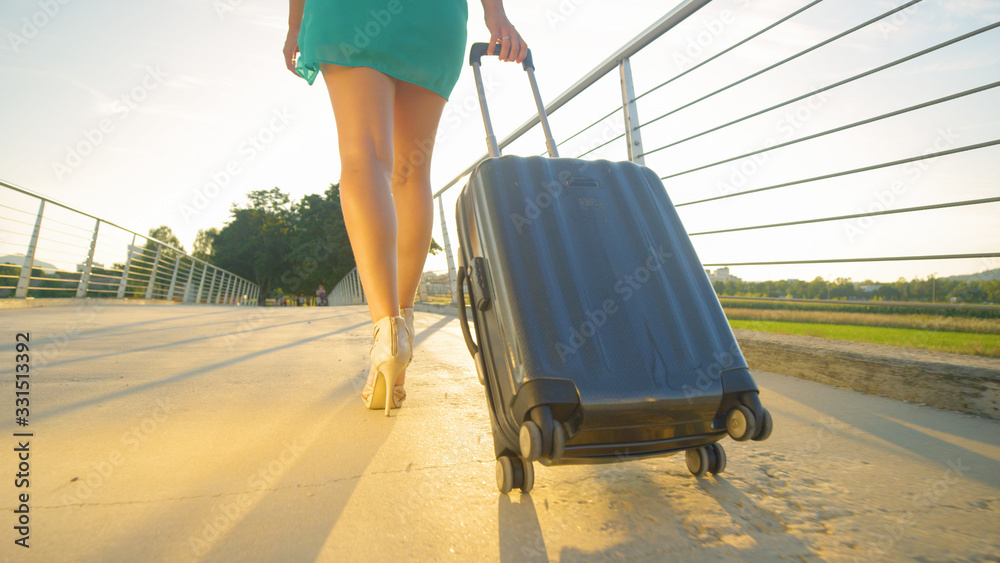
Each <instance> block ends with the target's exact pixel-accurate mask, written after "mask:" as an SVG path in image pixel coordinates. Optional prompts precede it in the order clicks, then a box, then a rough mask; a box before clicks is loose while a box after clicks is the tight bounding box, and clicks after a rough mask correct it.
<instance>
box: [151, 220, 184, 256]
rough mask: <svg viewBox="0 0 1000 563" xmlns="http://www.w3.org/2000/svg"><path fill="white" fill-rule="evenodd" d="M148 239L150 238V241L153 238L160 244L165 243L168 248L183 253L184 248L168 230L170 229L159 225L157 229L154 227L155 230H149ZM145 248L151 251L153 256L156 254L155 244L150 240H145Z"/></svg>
mask: <svg viewBox="0 0 1000 563" xmlns="http://www.w3.org/2000/svg"><path fill="white" fill-rule="evenodd" d="M149 238H151V239H154V238H155V239H157V240H159V241H160V242H165V243H167V244H169V245H170V246H172V247H174V248H176V249H178V250H180V251H181V252H184V246H183V245H181V241H180V239H178V238H177V235H175V234H174V232H173V231H172V230H171V229H170V227H168V226H166V225H160V226H159V227H156V228H155V229H149ZM146 248H147V249H151V250H152V251H153V254H154V255H155V254H156V243H155V242H153V241H151V240H147V241H146Z"/></svg>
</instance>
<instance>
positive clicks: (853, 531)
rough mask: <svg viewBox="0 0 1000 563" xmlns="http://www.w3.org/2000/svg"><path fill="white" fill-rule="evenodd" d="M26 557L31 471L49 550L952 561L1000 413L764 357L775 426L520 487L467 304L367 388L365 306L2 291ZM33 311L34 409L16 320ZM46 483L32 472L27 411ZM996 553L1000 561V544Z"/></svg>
mask: <svg viewBox="0 0 1000 563" xmlns="http://www.w3.org/2000/svg"><path fill="white" fill-rule="evenodd" d="M0 319H2V320H3V325H4V326H5V328H6V330H5V331H4V332H5V335H6V336H5V337H4V338H5V339H6V342H3V343H2V344H0V348H2V349H3V357H4V358H6V360H5V361H6V366H5V367H4V373H5V374H6V375H5V377H4V382H5V383H4V385H3V386H2V391H0V405H2V410H0V412H2V413H3V416H2V417H0V420H2V421H3V425H2V427H0V428H2V434H0V435H2V436H5V437H4V438H2V443H0V446H2V447H0V450H2V451H6V452H7V453H6V454H0V458H3V459H0V467H2V468H5V469H3V470H2V471H3V472H4V473H5V474H4V475H2V477H3V479H2V481H3V483H4V484H3V485H2V488H0V495H2V496H0V509H2V510H0V514H5V515H6V516H2V517H0V530H4V531H3V532H2V534H0V545H2V547H0V558H3V557H8V558H10V559H11V560H24V559H22V557H23V556H24V555H25V554H27V553H29V552H28V551H27V550H24V549H23V548H21V547H18V546H16V545H14V539H16V537H17V532H15V531H14V530H13V529H12V526H13V525H15V516H16V515H15V514H14V513H13V512H12V510H14V509H15V508H17V506H18V505H19V503H18V502H15V501H16V500H17V497H16V495H17V494H18V493H22V492H25V491H27V492H29V493H30V501H29V503H28V504H29V508H30V512H29V514H30V539H29V543H30V545H31V548H30V554H31V555H32V556H33V557H32V560H37V561H43V560H49V561H55V560H74V561H105V560H118V561H126V560H132V561H186V560H192V559H204V560H209V561H251V560H260V561H277V560H282V561H312V560H319V561H335V560H337V561H339V560H344V559H348V560H369V559H385V558H388V557H389V556H390V555H395V556H398V557H400V558H402V559H407V560H410V559H413V560H427V559H434V560H438V559H451V558H452V556H454V558H456V559H463V560H467V559H470V558H476V559H486V560H496V559H501V560H545V559H552V560H556V559H558V560H580V559H587V560H590V559H603V558H608V559H610V558H625V557H629V558H637V559H647V560H665V558H668V557H669V558H670V559H679V560H695V559H699V560H701V559H708V558H710V559H715V560H732V561H741V560H746V559H750V560H773V559H779V558H780V559H793V560H794V559H797V558H801V559H804V560H820V559H822V560H852V559H854V558H857V559H865V560H867V559H879V558H884V559H886V560H899V559H903V558H915V557H920V556H923V557H926V558H927V559H928V560H945V559H976V558H984V559H985V558H991V557H992V558H995V557H996V554H997V553H1000V527H998V526H997V517H998V512H1000V423H997V422H994V421H989V420H985V419H979V418H975V417H972V416H968V415H962V414H956V413H952V412H946V411H940V410H937V409H932V408H928V407H921V406H918V405H913V404H906V403H902V402H898V401H893V400H889V399H883V398H878V397H872V396H867V395H864V394H861V393H856V392H850V391H844V390H840V389H835V388H831V387H826V386H824V385H820V384H817V383H813V382H808V381H802V380H798V379H794V378H790V377H786V376H782V375H777V374H771V373H756V374H755V375H756V376H757V378H758V379H757V381H758V383H759V384H760V385H761V387H762V388H763V394H764V395H765V397H766V404H767V405H768V407H769V408H770V410H771V412H772V413H773V415H774V422H775V431H774V434H773V436H772V437H771V439H770V440H769V441H767V442H764V443H760V444H758V443H736V442H732V441H731V440H728V439H727V440H726V441H725V442H724V443H725V445H726V448H727V452H728V454H729V467H728V469H727V471H726V472H725V473H724V474H722V476H719V477H709V478H705V479H701V480H698V479H695V478H693V477H692V476H691V475H690V474H689V473H688V472H687V469H686V468H685V465H684V461H683V457H681V456H672V457H667V458H659V459H653V460H645V461H638V462H629V463H624V464H614V465H602V466H571V467H557V468H545V467H541V466H539V465H537V464H536V486H535V489H534V491H532V493H531V494H530V495H526V496H521V495H519V494H517V493H516V492H515V493H512V494H511V495H510V496H509V497H507V496H502V495H498V493H497V491H496V488H495V484H494V472H493V471H494V459H493V457H492V445H491V442H490V430H489V420H488V418H487V415H486V411H485V400H484V398H483V396H482V391H481V387H480V386H479V384H478V381H477V378H476V376H475V372H474V367H473V363H472V360H471V359H470V358H469V356H468V353H467V352H466V350H465V345H464V342H463V340H462V337H461V332H460V330H459V326H458V321H457V320H456V319H455V318H454V317H448V316H443V315H436V314H430V313H419V312H418V313H417V319H416V325H417V351H416V357H415V360H414V363H413V364H412V366H411V369H410V373H409V379H408V384H407V391H408V393H409V397H410V398H409V400H408V402H407V404H406V407H405V408H404V409H402V410H400V411H394V413H396V416H394V417H393V418H390V419H386V418H384V417H383V416H382V414H381V413H380V412H374V411H367V410H364V409H363V408H362V406H361V402H360V399H359V398H358V394H359V392H360V389H361V386H362V385H363V383H364V378H365V375H366V372H367V363H366V362H367V355H366V354H367V348H368V345H369V338H370V336H369V335H370V332H369V331H370V328H369V327H370V322H369V320H368V317H367V312H366V311H365V310H364V309H363V308H362V307H342V308H301V309H300V308H270V309H254V308H233V307H206V306H127V305H86V306H82V307H50V308H40V309H22V310H7V311H2V312H0ZM19 331H30V333H31V343H32V352H31V353H32V356H31V357H32V371H31V379H30V382H31V388H30V393H31V394H30V402H31V410H30V425H29V426H28V427H26V428H20V427H18V426H15V425H14V408H15V407H14V386H13V375H12V371H13V364H14V363H15V359H14V350H13V348H14V334H15V332H19ZM24 430H28V431H31V432H33V433H34V436H33V437H31V438H30V439H29V440H30V446H29V448H30V488H28V489H24V488H21V489H16V488H15V487H14V472H15V469H14V468H15V467H16V464H17V459H16V454H15V453H14V451H13V449H14V448H15V447H16V446H17V443H16V439H15V438H14V437H13V436H12V434H13V433H14V432H19V431H24ZM994 560H995V559H994Z"/></svg>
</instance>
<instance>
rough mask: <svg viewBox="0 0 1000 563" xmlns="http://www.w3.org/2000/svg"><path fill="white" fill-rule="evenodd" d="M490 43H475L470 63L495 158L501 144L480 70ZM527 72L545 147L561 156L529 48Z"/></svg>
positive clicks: (551, 153)
mask: <svg viewBox="0 0 1000 563" xmlns="http://www.w3.org/2000/svg"><path fill="white" fill-rule="evenodd" d="M489 48H490V44H489V43H473V44H472V49H471V50H470V51H469V64H470V65H472V73H473V75H475V78H476V90H477V91H478V92H479V107H480V108H482V110H483V125H484V126H485V127H486V147H487V148H488V149H489V151H490V156H491V157H493V158H499V157H500V146H499V145H498V144H497V138H496V135H494V134H493V123H492V122H491V121H490V111H489V109H488V108H487V107H486V88H485V87H484V86H483V74H482V71H481V70H480V67H481V66H482V59H483V55H487V54H488V52H489ZM521 66H522V67H524V70H525V72H527V73H528V82H529V83H531V92H532V94H533V95H534V97H535V107H537V108H538V118H539V121H540V122H541V124H542V131H543V132H544V133H545V147H546V148H547V149H548V150H549V156H551V157H552V158H558V157H559V151H558V150H557V149H556V142H555V140H553V138H552V128H551V127H549V118H548V115H547V114H546V113H545V105H544V104H543V103H542V95H541V94H540V93H539V91H538V82H537V81H536V80H535V63H534V62H533V61H532V59H531V49H528V56H527V57H526V58H525V59H524V62H523V63H521Z"/></svg>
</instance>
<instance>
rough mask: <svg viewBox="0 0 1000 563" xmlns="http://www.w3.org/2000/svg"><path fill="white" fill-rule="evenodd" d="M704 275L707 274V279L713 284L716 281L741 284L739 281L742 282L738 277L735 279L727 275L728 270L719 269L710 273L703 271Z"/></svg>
mask: <svg viewBox="0 0 1000 563" xmlns="http://www.w3.org/2000/svg"><path fill="white" fill-rule="evenodd" d="M705 273H706V274H708V279H709V280H710V281H711V282H712V283H715V282H717V281H719V282H741V281H743V280H742V279H741V278H738V277H736V276H734V275H731V274H730V273H729V268H719V269H718V270H716V271H715V272H711V271H709V270H705Z"/></svg>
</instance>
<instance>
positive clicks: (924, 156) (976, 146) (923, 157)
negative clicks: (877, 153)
mask: <svg viewBox="0 0 1000 563" xmlns="http://www.w3.org/2000/svg"><path fill="white" fill-rule="evenodd" d="M996 145H1000V139H998V140H994V141H986V142H984V143H976V144H974V145H967V146H963V147H956V148H953V149H945V150H941V151H937V152H930V153H927V154H922V155H920V156H911V157H907V158H901V159H898V160H892V161H889V162H882V163H879V164H872V165H869V166H862V167H860V168H854V169H851V170H843V171H840V172H833V173H830V174H823V175H820V176H813V177H811V178H803V179H801V180H793V181H790V182H783V183H780V184H774V185H772V186H764V187H761V188H755V189H752V190H745V191H742V192H734V193H731V194H722V195H718V196H714V197H708V198H704V199H698V200H694V201H688V202H684V203H678V204H675V205H674V207H686V206H689V205H696V204H699V203H707V202H710V201H718V200H721V199H729V198H733V197H739V196H744V195H750V194H756V193H761V192H766V191H770V190H776V189H779V188H787V187H789V186H795V185H799V184H806V183H810V182H818V181H821V180H829V179H831V178H839V177H841V176H848V175H851V174H860V173H862V172H871V171H873V170H878V169H881V168H889V167H891V166H900V165H903V164H910V163H912V162H919V161H922V160H929V159H932V158H939V157H942V156H948V155H952V154H959V153H963V152H967V151H973V150H977V149H983V148H986V147H992V146H996Z"/></svg>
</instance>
